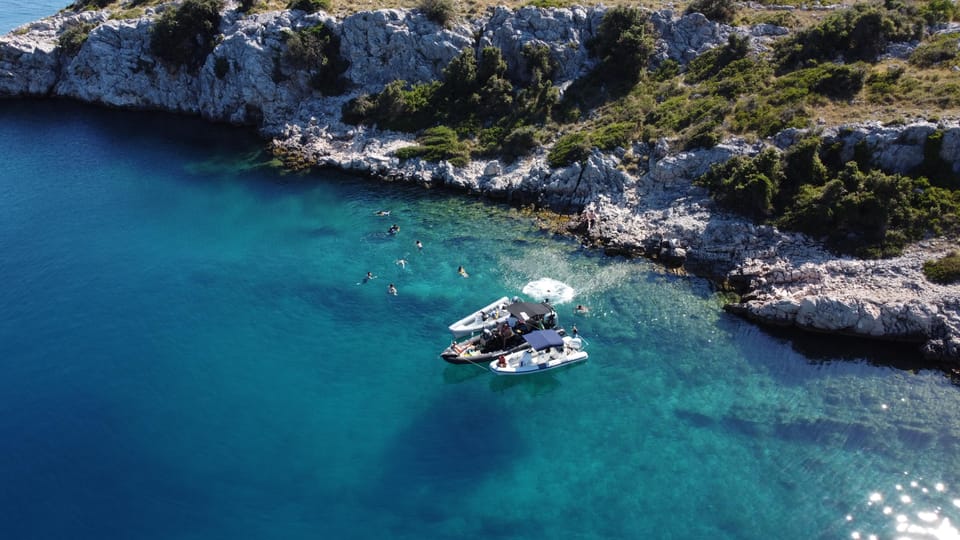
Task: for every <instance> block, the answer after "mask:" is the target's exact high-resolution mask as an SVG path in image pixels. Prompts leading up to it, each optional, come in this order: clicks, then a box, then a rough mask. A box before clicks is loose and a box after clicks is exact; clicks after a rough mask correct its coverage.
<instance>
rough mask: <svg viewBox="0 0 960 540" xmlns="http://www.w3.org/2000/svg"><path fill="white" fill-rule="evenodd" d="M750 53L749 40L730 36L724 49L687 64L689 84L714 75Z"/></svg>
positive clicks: (719, 48) (717, 49)
mask: <svg viewBox="0 0 960 540" xmlns="http://www.w3.org/2000/svg"><path fill="white" fill-rule="evenodd" d="M747 52H749V40H748V39H747V38H746V37H740V36H737V35H736V34H730V37H729V38H727V43H726V44H725V45H724V46H723V47H717V48H715V49H711V50H709V51H707V52H705V53H703V54H701V55H700V56H697V57H696V58H694V59H693V60H691V61H690V63H689V64H687V77H686V79H687V82H700V81H704V80H706V79H709V78H710V77H713V76H714V75H716V74H718V73H720V71H721V70H722V69H723V68H725V67H726V66H728V65H729V64H730V63H731V62H733V61H735V60H740V59H741V58H745V57H746V56H747Z"/></svg>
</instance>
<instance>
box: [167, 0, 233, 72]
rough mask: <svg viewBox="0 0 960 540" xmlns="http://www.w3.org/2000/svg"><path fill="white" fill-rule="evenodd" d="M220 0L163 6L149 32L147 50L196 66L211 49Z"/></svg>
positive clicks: (185, 64)
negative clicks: (162, 10) (165, 7)
mask: <svg viewBox="0 0 960 540" xmlns="http://www.w3.org/2000/svg"><path fill="white" fill-rule="evenodd" d="M222 9H223V0H185V1H184V2H183V3H182V4H180V5H179V6H177V7H167V9H165V10H164V12H163V14H161V15H160V17H159V18H158V19H157V21H156V23H155V24H154V26H153V29H152V31H151V33H150V51H151V52H152V53H153V54H154V55H155V56H156V57H158V58H160V59H161V60H164V61H166V62H169V63H171V64H174V65H182V66H186V67H187V68H188V69H192V70H196V69H197V68H199V67H200V66H201V65H202V64H203V62H204V60H205V59H206V57H207V55H209V54H210V52H211V51H212V50H213V47H214V43H215V39H216V36H217V34H218V32H219V27H220V10H222Z"/></svg>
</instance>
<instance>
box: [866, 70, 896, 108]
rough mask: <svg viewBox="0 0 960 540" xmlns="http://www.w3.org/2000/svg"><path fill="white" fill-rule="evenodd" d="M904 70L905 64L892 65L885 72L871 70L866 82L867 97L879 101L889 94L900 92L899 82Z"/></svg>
mask: <svg viewBox="0 0 960 540" xmlns="http://www.w3.org/2000/svg"><path fill="white" fill-rule="evenodd" d="M903 71H904V70H903V66H891V67H888V68H887V69H886V70H884V71H883V72H879V71H874V72H871V73H870V74H869V75H867V78H866V80H865V83H864V86H865V87H866V91H867V97H868V98H869V99H870V100H871V101H878V100H882V99H883V98H884V97H887V96H895V95H897V94H900V93H901V92H900V91H899V89H898V85H897V83H898V82H899V80H900V77H901V76H903Z"/></svg>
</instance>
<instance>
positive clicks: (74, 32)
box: [57, 23, 96, 56]
mask: <svg viewBox="0 0 960 540" xmlns="http://www.w3.org/2000/svg"><path fill="white" fill-rule="evenodd" d="M94 28H96V25H95V24H93V23H80V24H75V25H73V26H70V27H69V28H67V29H66V30H64V31H63V33H62V34H60V37H58V38H57V43H58V44H59V45H60V50H62V51H63V52H64V53H65V54H67V55H70V56H73V55H75V54H77V53H78V52H79V51H80V47H82V46H83V44H84V42H86V41H87V37H89V36H90V31H91V30H93V29H94Z"/></svg>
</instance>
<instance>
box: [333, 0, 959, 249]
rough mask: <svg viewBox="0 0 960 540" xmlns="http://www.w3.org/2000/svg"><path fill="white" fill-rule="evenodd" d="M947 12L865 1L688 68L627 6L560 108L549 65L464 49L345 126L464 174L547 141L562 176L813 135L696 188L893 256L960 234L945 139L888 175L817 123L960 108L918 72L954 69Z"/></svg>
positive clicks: (752, 212)
mask: <svg viewBox="0 0 960 540" xmlns="http://www.w3.org/2000/svg"><path fill="white" fill-rule="evenodd" d="M937 2H938V0H933V1H931V2H929V3H927V4H923V5H919V6H917V5H913V6H906V5H904V4H899V3H895V2H887V3H886V4H858V5H854V6H853V7H850V8H847V9H842V10H838V11H836V12H834V13H832V14H830V15H828V16H826V17H825V18H824V19H823V20H822V21H820V22H818V23H817V24H814V25H812V26H809V27H807V28H804V29H801V30H799V31H797V32H795V33H794V34H793V35H792V36H790V37H787V38H784V39H782V40H780V41H777V42H776V44H775V45H774V47H773V49H772V51H771V52H770V53H768V54H764V53H760V52H757V51H756V50H751V47H750V46H749V42H748V40H747V38H746V37H741V36H738V35H736V34H732V35H731V36H730V38H729V40H728V41H727V42H726V43H725V44H724V45H723V46H721V47H717V48H715V49H713V50H710V51H707V52H705V53H703V54H701V55H700V56H698V57H697V58H695V59H694V60H692V61H691V62H689V63H688V64H687V65H686V66H680V65H679V64H677V63H676V62H673V61H666V62H662V63H660V64H659V65H656V66H653V65H651V62H650V59H651V55H652V52H653V50H654V47H653V38H652V30H651V28H650V23H649V20H648V18H647V16H646V14H645V12H643V11H641V10H639V9H636V8H631V7H618V8H614V9H611V10H610V11H608V12H607V14H606V15H605V16H604V18H603V21H602V22H601V25H600V27H599V29H598V31H597V33H596V35H595V37H594V38H593V39H592V40H590V41H589V42H588V43H586V46H587V48H588V50H589V52H590V53H591V55H592V56H593V57H594V58H595V59H596V68H595V69H594V70H593V71H591V72H590V73H588V74H587V75H586V76H584V77H582V78H580V79H578V80H576V81H574V82H573V83H572V84H571V85H570V86H569V87H568V88H567V90H566V91H565V93H564V95H563V98H562V100H561V99H558V98H557V94H556V93H555V92H552V93H551V92H550V90H551V86H550V83H551V78H550V77H551V69H550V66H549V64H548V62H546V61H544V62H543V63H541V64H540V68H539V70H537V71H536V72H535V73H532V74H530V76H528V77H526V81H525V80H523V79H518V78H516V77H514V78H512V79H511V78H510V77H508V76H507V75H506V74H507V72H508V71H509V70H508V66H506V65H505V63H504V62H503V59H502V55H501V54H500V52H499V51H498V50H496V49H490V48H487V49H484V50H482V51H480V52H479V53H476V52H474V51H472V50H467V51H464V53H462V54H461V55H460V56H459V57H457V58H456V59H454V60H453V61H452V62H451V63H450V65H449V66H448V67H447V69H446V71H445V72H444V78H443V80H442V81H438V82H434V83H422V84H418V85H407V84H406V83H405V82H403V81H396V82H394V83H391V84H389V85H387V87H386V88H385V89H384V91H383V92H381V93H379V94H376V95H371V96H361V97H359V98H357V99H355V100H353V101H352V102H350V103H349V104H348V105H347V106H346V107H345V108H344V118H345V119H346V120H347V121H349V122H353V123H365V124H372V125H378V126H380V127H381V128H385V129H393V130H398V131H406V132H414V133H421V136H420V138H419V139H418V145H417V146H414V147H410V148H408V149H403V150H401V151H400V152H398V154H397V155H398V157H401V158H404V159H405V158H410V157H418V158H421V159H426V160H441V159H447V160H450V162H451V163H452V164H454V165H460V164H463V163H466V161H467V160H468V159H469V158H471V157H477V156H482V155H503V152H505V150H506V149H507V148H509V149H510V151H511V153H510V155H507V156H503V157H505V158H507V159H508V160H512V159H515V158H516V157H517V155H518V154H522V153H523V152H524V151H527V150H533V149H535V148H537V147H538V143H539V141H542V140H546V141H549V142H551V143H552V144H551V146H550V151H549V153H548V156H547V160H548V163H549V164H550V165H551V166H552V167H562V166H565V165H568V164H571V163H575V162H578V161H583V160H585V159H586V158H587V157H589V155H590V153H591V152H592V151H593V149H595V148H597V149H601V150H607V151H609V150H614V149H616V148H618V147H619V148H621V149H624V150H622V153H623V154H625V159H624V162H625V163H629V161H630V157H631V156H630V155H629V151H627V150H625V149H627V148H630V146H631V142H632V141H639V142H645V143H648V144H652V142H653V141H655V140H658V139H660V138H665V139H667V140H671V141H674V144H675V145H676V146H677V147H679V148H684V149H695V148H704V147H706V148H708V147H711V146H713V145H715V144H717V143H718V142H720V141H721V140H723V139H724V138H725V137H729V136H741V137H746V138H748V139H751V138H758V137H768V136H772V135H774V134H776V133H778V132H780V131H782V130H784V129H787V128H803V129H812V131H811V133H812V134H813V135H812V136H811V137H810V138H809V139H807V140H805V141H803V142H801V143H800V144H799V145H797V146H796V147H795V148H793V149H791V150H790V151H789V152H787V153H786V154H783V155H780V154H779V153H778V152H776V151H774V150H769V151H767V152H763V153H761V154H760V155H758V156H756V157H754V158H735V159H733V160H731V161H729V162H728V163H726V164H723V165H720V166H717V167H715V168H714V169H713V170H712V171H711V172H710V173H708V174H707V175H705V176H704V177H703V178H702V179H700V183H701V184H702V185H704V186H705V187H707V188H709V189H710V190H711V193H712V194H713V195H714V197H715V198H716V199H717V201H718V202H719V203H720V204H721V205H722V206H724V207H726V208H728V209H730V210H732V211H735V212H740V213H742V214H744V215H746V216H749V217H751V218H753V219H755V220H757V221H760V222H764V223H770V224H774V225H777V226H779V227H781V228H784V229H789V230H797V231H802V232H805V233H807V234H810V235H812V236H814V237H817V238H822V239H823V240H824V241H825V242H826V244H827V245H828V246H830V247H831V248H833V249H835V250H837V251H839V252H843V253H853V254H856V255H859V256H865V257H881V256H890V255H894V254H897V253H899V252H900V251H901V250H902V249H903V247H904V246H905V245H906V244H907V243H908V242H911V241H915V240H918V239H920V238H923V237H924V236H926V235H930V234H951V235H956V234H958V233H960V223H958V218H957V215H958V211H960V193H958V191H957V190H958V188H960V179H958V178H956V176H957V175H955V174H954V173H952V171H951V170H950V167H949V164H946V163H943V162H942V160H941V159H940V158H939V151H940V147H941V146H940V144H941V138H942V132H934V133H932V134H931V135H930V136H929V137H928V140H927V143H926V146H925V148H926V160H925V161H924V164H923V165H922V166H921V167H919V168H918V169H917V170H914V171H909V173H908V174H889V173H886V172H884V171H881V170H879V169H877V168H876V167H875V166H874V164H872V163H871V162H870V160H869V159H868V158H866V157H865V156H864V155H863V152H864V151H865V148H859V149H858V152H859V154H858V156H857V157H858V159H857V160H855V161H852V162H849V163H843V162H841V160H840V157H839V156H840V153H839V151H838V149H836V148H827V147H824V145H823V144H822V141H821V139H820V138H819V137H818V136H817V135H816V133H817V129H816V127H817V121H818V120H819V121H821V122H822V119H819V118H817V117H816V116H817V114H818V113H820V112H821V111H823V110H824V109H826V110H829V109H831V108H836V109H840V110H842V109H844V108H845V107H846V106H847V105H848V104H851V103H856V102H867V103H873V104H874V105H887V104H898V103H902V102H904V101H910V100H916V101H918V102H923V103H929V104H936V106H938V107H940V108H942V109H947V110H954V111H955V110H957V108H958V107H960V86H958V82H960V80H958V78H957V77H956V76H955V75H948V74H947V73H940V74H938V75H935V76H933V77H929V78H922V76H921V75H918V74H916V73H914V72H913V71H914V70H910V69H908V68H907V65H913V66H915V67H916V68H924V69H926V68H935V69H937V68H938V69H941V70H942V67H940V66H944V65H949V64H950V63H951V62H953V61H954V60H955V59H956V57H957V48H958V42H960V35H958V34H946V35H931V34H930V33H929V27H928V24H930V21H932V20H934V21H943V20H944V19H949V18H954V17H956V14H955V13H954V12H951V11H950V10H949V9H947V7H946V6H942V5H940V4H939V3H937ZM695 7H699V8H700V9H704V10H708V11H710V15H709V16H710V17H712V18H715V19H719V20H732V19H734V18H735V17H736V13H735V7H734V6H733V4H732V3H730V2H724V1H720V0H710V1H707V0H704V1H702V2H695V3H694V4H691V9H694V8H695ZM912 40H922V41H921V44H920V46H919V47H917V48H916V50H915V51H914V53H913V54H912V56H911V57H910V61H909V64H907V65H904V64H895V63H884V62H882V61H881V55H882V54H883V52H884V51H885V50H886V48H887V46H888V45H889V44H890V43H895V42H906V41H912ZM525 52H526V51H525ZM951 73H952V72H951ZM533 95H536V96H539V99H531V96H533ZM464 111H469V112H464ZM517 111H523V113H522V114H518V112H517ZM517 130H523V131H522V133H524V134H526V135H527V137H525V138H524V139H523V140H524V141H525V144H522V145H520V147H519V148H518V147H516V146H514V145H510V146H508V145H506V144H504V141H506V140H508V136H511V135H517V134H519V133H520V132H518V131H517ZM557 132H559V133H561V134H560V135H559V136H558V137H557V138H554V139H553V140H552V141H551V140H550V134H551V133H557ZM516 138H517V137H513V138H511V139H510V140H515V139H516Z"/></svg>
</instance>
